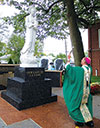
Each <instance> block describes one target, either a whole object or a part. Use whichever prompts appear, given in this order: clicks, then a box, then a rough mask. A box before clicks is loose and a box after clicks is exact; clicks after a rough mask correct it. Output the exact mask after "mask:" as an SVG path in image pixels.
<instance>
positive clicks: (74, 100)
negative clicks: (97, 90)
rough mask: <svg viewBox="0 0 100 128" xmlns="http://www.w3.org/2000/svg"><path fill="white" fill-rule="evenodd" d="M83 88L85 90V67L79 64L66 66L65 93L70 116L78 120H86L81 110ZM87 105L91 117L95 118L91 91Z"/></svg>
mask: <svg viewBox="0 0 100 128" xmlns="http://www.w3.org/2000/svg"><path fill="white" fill-rule="evenodd" d="M87 68H90V67H87ZM90 69H91V68H90ZM83 90H84V69H83V68H82V67H78V66H76V67H72V66H70V64H68V65H67V66H66V69H65V75H64V82H63V95H64V100H65V103H66V106H67V108H68V112H69V115H70V117H71V118H72V119H73V120H74V121H78V122H86V121H85V119H84V117H83V116H82V113H81V110H80V106H81V103H82V97H83ZM89 91H90V82H89ZM85 105H86V107H87V109H88V111H89V113H90V115H91V117H92V118H93V112H92V96H91V94H90V93H89V95H88V101H87V103H86V104H85Z"/></svg>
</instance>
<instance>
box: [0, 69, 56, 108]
mask: <svg viewBox="0 0 100 128" xmlns="http://www.w3.org/2000/svg"><path fill="white" fill-rule="evenodd" d="M51 87H52V80H51V79H49V78H45V71H44V68H37V67H34V68H23V67H16V68H15V74H14V77H13V78H8V82H7V90H6V91H3V92H2V93H1V97H2V98H4V99H5V100H6V101H8V102H9V103H10V104H12V105H13V106H14V107H16V108H17V109H18V110H22V109H26V108H30V107H35V106H39V105H43V104H46V103H50V102H54V101H57V96H56V95H53V94H52V92H51Z"/></svg>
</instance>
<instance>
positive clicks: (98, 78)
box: [91, 76, 100, 83]
mask: <svg viewBox="0 0 100 128" xmlns="http://www.w3.org/2000/svg"><path fill="white" fill-rule="evenodd" d="M94 82H100V76H92V78H91V83H94Z"/></svg>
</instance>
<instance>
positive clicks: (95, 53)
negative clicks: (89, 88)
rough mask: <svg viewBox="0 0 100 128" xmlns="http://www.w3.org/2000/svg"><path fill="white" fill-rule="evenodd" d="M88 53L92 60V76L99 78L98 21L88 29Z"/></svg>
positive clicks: (99, 29) (99, 48)
mask: <svg viewBox="0 0 100 128" xmlns="http://www.w3.org/2000/svg"><path fill="white" fill-rule="evenodd" d="M88 52H89V57H91V60H92V62H91V64H92V68H93V75H94V76H100V21H99V22H98V23H96V24H95V25H93V26H91V27H90V28H88Z"/></svg>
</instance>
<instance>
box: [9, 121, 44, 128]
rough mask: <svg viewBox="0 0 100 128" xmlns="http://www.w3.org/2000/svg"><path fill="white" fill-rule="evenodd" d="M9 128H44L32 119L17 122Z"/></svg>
mask: <svg viewBox="0 0 100 128" xmlns="http://www.w3.org/2000/svg"><path fill="white" fill-rule="evenodd" d="M7 128H42V127H41V126H39V125H38V124H37V123H35V122H34V121H33V120H32V119H27V120H24V121H21V122H17V123H14V124H11V125H8V126H7Z"/></svg>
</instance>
